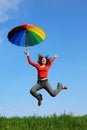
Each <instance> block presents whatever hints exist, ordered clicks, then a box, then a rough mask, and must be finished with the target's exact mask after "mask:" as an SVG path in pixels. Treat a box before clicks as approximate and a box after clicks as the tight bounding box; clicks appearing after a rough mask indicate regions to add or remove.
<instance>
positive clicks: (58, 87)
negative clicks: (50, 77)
mask: <svg viewBox="0 0 87 130" xmlns="http://www.w3.org/2000/svg"><path fill="white" fill-rule="evenodd" d="M44 89H45V90H46V91H47V92H48V93H49V94H50V95H51V96H53V97H55V96H56V95H57V94H58V93H59V92H60V91H61V90H62V89H63V85H62V84H60V83H58V85H57V88H56V89H55V90H53V89H52V87H51V86H50V84H49V82H48V81H45V84H44Z"/></svg>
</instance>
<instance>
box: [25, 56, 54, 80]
mask: <svg viewBox="0 0 87 130" xmlns="http://www.w3.org/2000/svg"><path fill="white" fill-rule="evenodd" d="M27 59H28V63H29V64H31V65H32V66H34V67H35V68H36V69H37V71H38V79H41V78H48V70H49V68H50V67H51V65H52V62H53V61H54V60H55V59H56V58H55V57H53V58H51V59H50V62H49V63H48V64H47V65H46V66H44V67H41V65H40V64H37V63H34V62H33V61H32V60H31V58H30V56H27Z"/></svg>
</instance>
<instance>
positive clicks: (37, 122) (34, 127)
mask: <svg viewBox="0 0 87 130" xmlns="http://www.w3.org/2000/svg"><path fill="white" fill-rule="evenodd" d="M0 130H87V115H84V116H73V115H66V114H63V115H60V116H56V114H54V115H52V116H46V117H45V116H44V117H40V116H29V117H10V118H7V117H3V116H1V117H0Z"/></svg>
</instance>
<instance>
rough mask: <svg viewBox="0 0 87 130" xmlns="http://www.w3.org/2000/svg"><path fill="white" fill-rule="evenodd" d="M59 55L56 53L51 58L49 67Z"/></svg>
mask: <svg viewBox="0 0 87 130" xmlns="http://www.w3.org/2000/svg"><path fill="white" fill-rule="evenodd" d="M57 57H58V56H57V55H54V56H53V57H52V58H51V59H50V63H49V67H50V66H51V65H52V63H53V62H54V60H55V59H56V58H57Z"/></svg>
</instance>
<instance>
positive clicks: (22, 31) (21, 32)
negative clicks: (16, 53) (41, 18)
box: [7, 24, 46, 47]
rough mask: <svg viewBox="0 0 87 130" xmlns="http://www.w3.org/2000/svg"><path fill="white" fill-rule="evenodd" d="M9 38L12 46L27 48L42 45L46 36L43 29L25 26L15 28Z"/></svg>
mask: <svg viewBox="0 0 87 130" xmlns="http://www.w3.org/2000/svg"><path fill="white" fill-rule="evenodd" d="M7 37H8V40H9V41H10V42H11V43H12V44H14V45H17V46H24V47H27V46H34V45H36V44H39V43H41V42H42V41H43V40H44V39H45V37H46V35H45V32H44V31H43V30H42V29H41V28H39V27H37V26H34V25H30V24H24V25H20V26H17V27H15V28H13V29H12V30H11V31H10V32H9V33H8V36H7Z"/></svg>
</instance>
